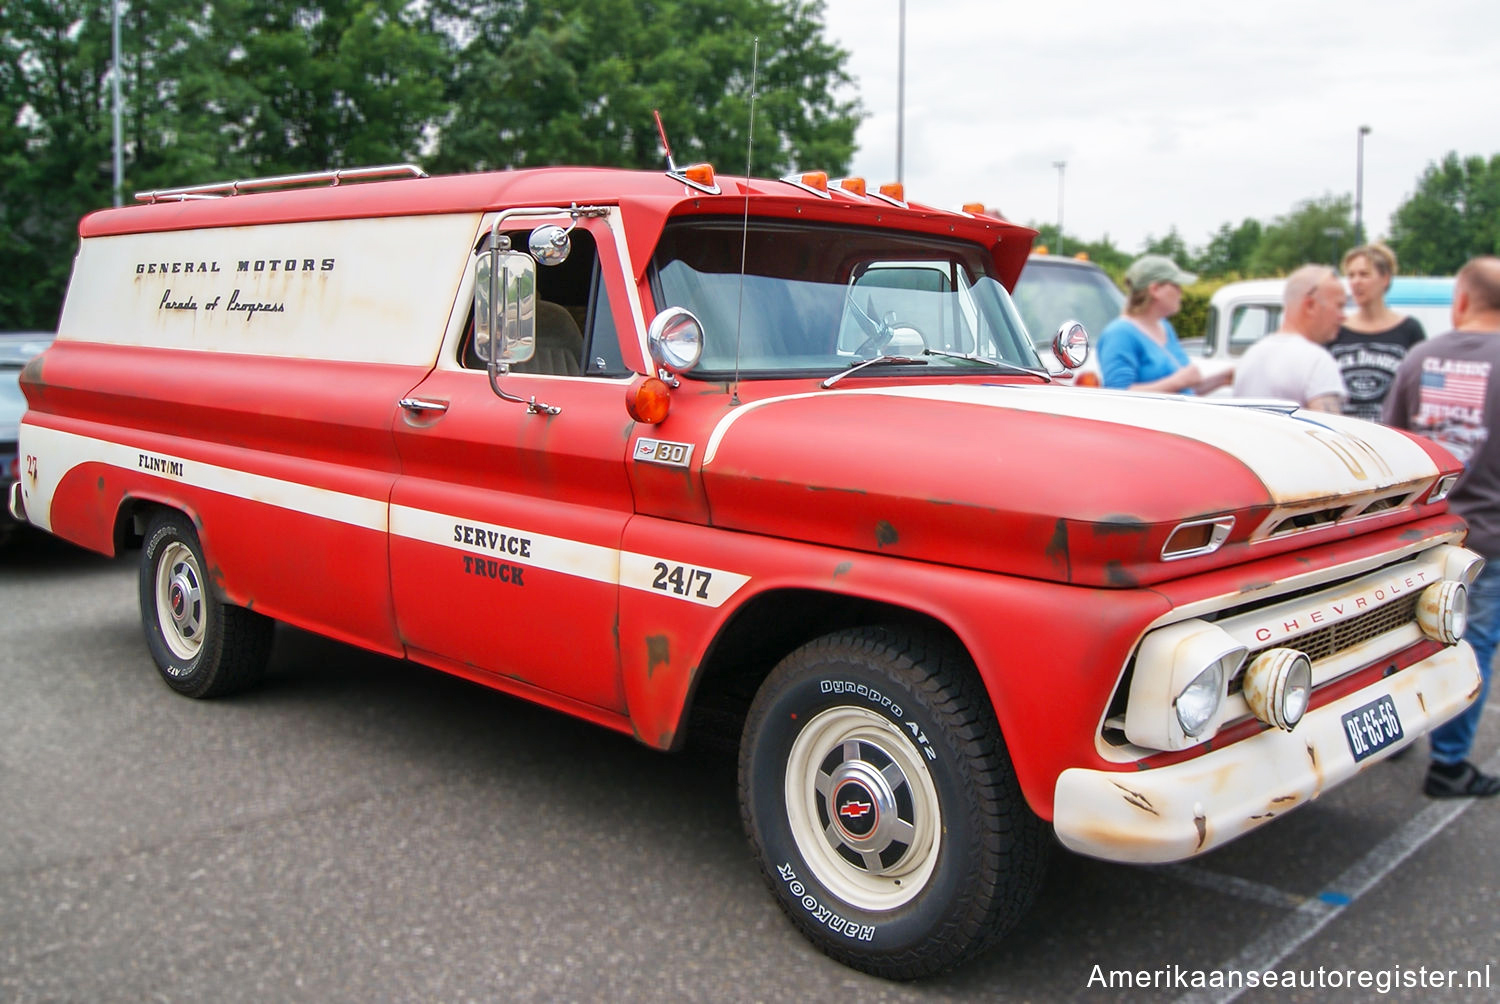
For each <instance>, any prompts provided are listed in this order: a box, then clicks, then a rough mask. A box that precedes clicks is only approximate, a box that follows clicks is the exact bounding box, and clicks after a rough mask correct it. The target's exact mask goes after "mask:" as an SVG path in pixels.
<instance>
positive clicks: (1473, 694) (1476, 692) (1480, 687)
mask: <svg viewBox="0 0 1500 1004" xmlns="http://www.w3.org/2000/svg"><path fill="white" fill-rule="evenodd" d="M1483 689H1484V681H1483V680H1481V681H1480V682H1479V684H1478V685H1477V686H1476V687H1475V688H1474V689H1473V690H1471V691H1469V700H1470V701H1473V700H1474V698H1476V697H1478V696H1479V692H1480V691H1481V690H1483Z"/></svg>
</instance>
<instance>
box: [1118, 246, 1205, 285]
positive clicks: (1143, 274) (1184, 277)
mask: <svg viewBox="0 0 1500 1004" xmlns="http://www.w3.org/2000/svg"><path fill="white" fill-rule="evenodd" d="M1197 281H1198V277H1197V276H1196V275H1194V274H1193V273H1192V272H1184V271H1183V270H1182V269H1180V268H1178V267H1177V263H1176V262H1175V261H1173V260H1172V259H1170V258H1168V257H1167V256H1166V255H1159V254H1148V255H1142V256H1141V257H1139V258H1137V259H1136V260H1135V261H1133V262H1131V263H1130V267H1129V268H1127V269H1126V270H1125V282H1126V284H1127V285H1128V286H1130V288H1131V289H1145V288H1146V287H1147V286H1149V285H1151V284H1152V283H1153V282H1175V283H1176V284H1177V285H1179V286H1191V285H1192V284H1193V283H1195V282H1197Z"/></svg>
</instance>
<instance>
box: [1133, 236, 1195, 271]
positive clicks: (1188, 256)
mask: <svg viewBox="0 0 1500 1004" xmlns="http://www.w3.org/2000/svg"><path fill="white" fill-rule="evenodd" d="M1141 254H1159V255H1165V256H1166V257H1168V258H1170V259H1172V260H1173V261H1175V262H1176V263H1177V265H1178V267H1179V268H1185V267H1187V266H1189V265H1191V264H1192V262H1193V252H1192V251H1190V250H1188V246H1187V242H1186V241H1184V240H1183V239H1182V234H1180V233H1178V232H1177V228H1176V227H1175V226H1174V227H1172V228H1171V229H1170V230H1168V231H1167V233H1166V236H1164V237H1153V236H1151V235H1150V234H1147V235H1146V243H1145V244H1144V245H1143V246H1142V247H1141Z"/></svg>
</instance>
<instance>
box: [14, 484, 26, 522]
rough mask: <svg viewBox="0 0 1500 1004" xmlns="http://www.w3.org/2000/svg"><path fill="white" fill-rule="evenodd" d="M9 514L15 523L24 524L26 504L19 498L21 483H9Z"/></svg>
mask: <svg viewBox="0 0 1500 1004" xmlns="http://www.w3.org/2000/svg"><path fill="white" fill-rule="evenodd" d="M10 514H11V516H13V517H15V520H16V522H18V523H24V522H26V503H25V501H23V500H22V498H21V482H19V481H12V482H11V483H10Z"/></svg>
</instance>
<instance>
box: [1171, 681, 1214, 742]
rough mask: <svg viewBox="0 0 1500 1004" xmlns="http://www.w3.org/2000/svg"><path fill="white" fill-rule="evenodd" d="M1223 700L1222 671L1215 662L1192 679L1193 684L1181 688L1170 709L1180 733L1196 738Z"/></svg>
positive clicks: (1211, 719)
mask: <svg viewBox="0 0 1500 1004" xmlns="http://www.w3.org/2000/svg"><path fill="white" fill-rule="evenodd" d="M1223 699H1224V671H1223V670H1222V669H1221V668H1220V667H1219V664H1218V663H1217V662H1216V663H1214V664H1213V665H1212V666H1210V667H1208V668H1207V669H1205V670H1204V671H1203V672H1201V673H1199V674H1198V675H1197V676H1195V677H1193V682H1192V683H1189V684H1188V685H1187V686H1186V687H1183V688H1182V693H1180V694H1178V695H1177V700H1175V701H1173V702H1172V708H1173V709H1174V710H1175V711H1176V712H1177V724H1179V725H1181V726H1182V731H1183V732H1186V733H1187V734H1188V735H1190V736H1192V737H1194V738H1197V737H1198V735H1199V734H1200V733H1202V732H1203V730H1204V729H1205V728H1207V726H1208V723H1209V722H1211V721H1213V717H1214V714H1215V713H1216V712H1217V711H1218V710H1219V703H1220V702H1221V701H1222V700H1223Z"/></svg>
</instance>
